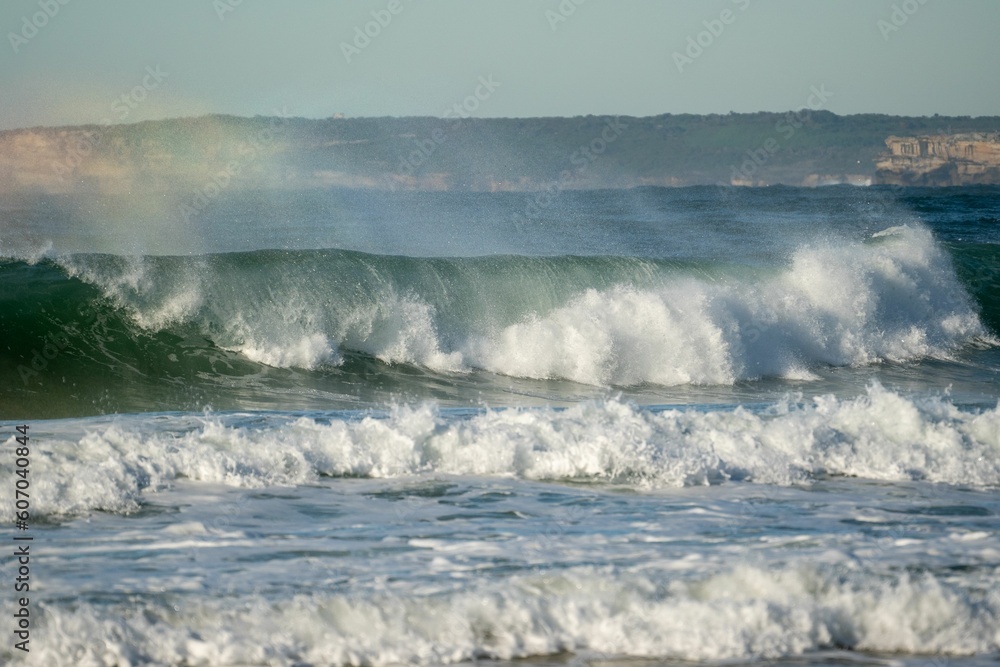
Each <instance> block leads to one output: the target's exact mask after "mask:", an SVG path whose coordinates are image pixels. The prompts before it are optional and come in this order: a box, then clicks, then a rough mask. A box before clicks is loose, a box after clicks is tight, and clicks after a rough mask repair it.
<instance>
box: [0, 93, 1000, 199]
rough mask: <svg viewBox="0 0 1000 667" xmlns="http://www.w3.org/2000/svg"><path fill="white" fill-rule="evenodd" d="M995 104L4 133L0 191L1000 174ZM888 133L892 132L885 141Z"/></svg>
mask: <svg viewBox="0 0 1000 667" xmlns="http://www.w3.org/2000/svg"><path fill="white" fill-rule="evenodd" d="M998 132H1000V116H990V117H978V118H971V117H967V116H964V117H947V116H933V117H902V116H886V115H878V114H863V115H853V116H838V115H836V114H833V113H830V112H828V111H810V110H808V109H804V110H801V111H791V112H787V113H765V112H761V113H750V114H737V113H730V114H709V115H690V114H664V115H660V116H647V117H630V116H577V117H573V118H487V119H477V118H462V117H460V116H457V115H456V116H454V117H451V118H428V117H417V118H390V117H386V118H344V117H342V116H339V115H338V116H335V117H331V118H327V119H320V120H316V119H305V118H294V117H285V116H273V117H264V116H257V117H253V118H240V117H235V116H221V115H214V116H203V117H199V118H183V119H168V120H160V121H148V122H142V123H135V124H130V125H83V126H75V127H56V128H47V127H36V128H29V129H21V130H8V131H4V132H0V193H4V194H10V193H15V194H30V193H48V194H59V193H80V192H82V193H107V194H116V193H143V192H160V191H163V192H168V191H177V190H182V191H187V192H196V193H204V196H205V197H211V196H212V193H213V192H216V191H218V190H220V189H225V188H230V187H240V188H289V189H296V188H323V187H346V188H367V189H375V190H469V191H505V190H509V191H530V190H545V189H548V188H552V187H558V188H561V189H564V188H627V187H635V186H644V185H647V186H649V185H653V186H685V185H702V184H724V185H747V186H762V185H774V184H786V185H806V186H816V185H826V184H837V183H850V184H856V185H866V184H871V183H896V184H911V185H935V186H937V185H959V184H966V183H1000V139H998V136H1000V135H998ZM887 137H888V139H887Z"/></svg>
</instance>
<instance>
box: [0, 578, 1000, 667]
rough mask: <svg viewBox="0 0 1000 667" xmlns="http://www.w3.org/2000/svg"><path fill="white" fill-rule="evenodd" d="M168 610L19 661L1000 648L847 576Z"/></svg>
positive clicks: (148, 608) (540, 584)
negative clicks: (27, 659)
mask: <svg viewBox="0 0 1000 667" xmlns="http://www.w3.org/2000/svg"><path fill="white" fill-rule="evenodd" d="M992 576H995V574H994V575H992ZM164 597H167V598H168V599H166V600H163V601H157V600H156V599H155V598H153V597H150V598H145V599H144V600H143V601H142V602H141V603H137V604H136V603H134V604H117V605H116V604H107V605H101V606H98V605H95V604H88V603H77V604H72V605H69V604H65V603H63V604H60V603H49V602H43V603H40V605H39V611H40V615H39V620H38V621H36V622H37V623H39V625H38V632H40V633H44V637H45V641H43V642H41V643H40V644H39V646H38V647H37V648H34V647H33V648H32V652H31V654H30V659H29V661H28V662H26V663H25V664H44V665H47V666H48V665H51V666H54V667H55V666H58V665H70V664H73V665H76V664H102V665H103V664H106V665H111V664H171V665H175V664H191V665H202V664H204V665H208V664H210V665H245V664H269V665H298V664H323V665H390V664H450V663H458V662H464V661H471V660H475V659H484V658H485V659H504V660H509V659H515V658H524V657H532V656H546V655H555V654H560V653H566V652H573V653H576V654H579V655H581V656H583V657H585V658H588V659H593V660H599V659H607V658H625V657H632V658H636V657H639V658H657V659H682V660H725V659H741V660H751V659H774V658H783V657H790V656H799V655H802V654H804V653H807V652H809V651H816V650H823V649H851V650H857V651H868V652H875V653H894V654H897V655H899V654H903V655H907V654H909V655H913V654H917V655H919V654H934V655H938V656H940V655H973V654H984V653H989V652H994V651H997V650H998V649H1000V635H998V632H997V628H998V627H1000V598H998V596H997V594H996V592H995V591H993V592H992V594H990V591H988V590H987V591H985V592H984V591H983V590H982V589H979V590H977V587H976V586H974V585H970V583H969V582H968V581H962V582H959V583H956V582H955V581H954V580H952V581H950V582H947V583H945V582H944V581H942V580H939V579H937V578H934V577H932V576H930V575H924V576H920V575H913V576H909V575H906V574H896V575H879V574H875V573H871V572H866V571H863V570H857V569H852V568H850V567H849V566H846V565H840V566H836V567H824V568H820V567H817V566H815V565H810V564H805V563H794V562H793V563H791V564H788V565H785V566H782V567H774V568H770V569H763V568H759V567H752V566H743V567H737V568H735V569H731V570H726V571H721V572H717V573H714V574H709V575H707V576H706V575H702V576H698V577H694V578H681V577H679V576H678V575H677V574H676V573H672V572H670V571H669V570H662V569H658V568H656V567H646V568H643V569H642V570H640V571H631V572H630V571H624V572H623V571H615V570H614V569H612V568H583V567H581V568H574V569H571V570H566V571H561V572H541V573H530V574H520V575H514V576H508V577H504V578H503V579H502V580H500V581H490V580H479V581H477V582H476V583H475V584H473V585H472V586H471V587H467V588H466V589H464V590H463V589H453V590H444V591H441V592H438V593H436V594H427V593H426V592H422V593H420V594H415V593H411V592H406V591H402V592H393V591H391V590H390V591H386V590H382V591H375V592H367V593H355V594H349V595H348V594H337V593H331V592H326V591H323V590H317V591H316V592H315V593H313V594H311V595H305V594H302V595H298V596H295V597H293V598H291V599H288V600H282V601H266V600H264V599H262V598H244V597H234V598H225V597H221V598H215V597H199V598H196V599H188V598H187V597H185V596H183V595H170V596H164ZM98 639H99V640H100V641H98ZM7 650H9V649H7Z"/></svg>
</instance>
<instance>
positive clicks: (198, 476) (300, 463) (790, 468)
mask: <svg viewBox="0 0 1000 667" xmlns="http://www.w3.org/2000/svg"><path fill="white" fill-rule="evenodd" d="M186 419H188V420H191V419H193V418H190V417H189V418H186ZM88 424H89V422H86V421H85V422H83V427H84V428H85V430H86V431H87V433H86V435H83V436H80V435H77V434H76V433H78V432H79V430H80V427H81V425H80V423H79V422H72V421H71V422H62V423H61V426H60V428H62V429H63V432H62V433H59V432H53V433H46V434H44V437H43V438H40V439H39V444H38V445H37V447H38V448H39V450H40V451H41V452H44V454H43V455H42V456H40V457H39V458H38V459H37V460H36V461H35V462H34V463H33V465H35V466H36V467H37V469H38V473H37V474H36V476H35V482H33V488H34V489H35V490H36V491H37V496H36V498H37V500H36V501H35V502H34V504H33V508H34V511H35V512H37V513H39V514H47V515H65V514H78V513H81V512H83V513H85V512H88V511H91V510H97V509H100V510H106V511H111V512H130V511H134V510H135V509H137V508H138V506H139V503H140V502H141V500H142V497H143V494H146V493H149V492H152V491H155V490H156V489H157V488H158V487H161V486H162V485H164V484H168V483H170V482H171V481H172V480H174V479H176V478H178V477H186V478H190V479H193V480H200V481H204V482H212V483H222V484H228V485H232V486H238V487H262V486H271V485H295V484H302V483H309V482H313V481H315V480H316V479H317V478H318V477H319V476H320V475H330V476H363V477H375V478H384V477H402V476H409V475H417V474H428V473H431V474H456V475H485V476H517V477H521V478H525V479H539V480H564V479H577V480H593V481H598V482H600V481H611V482H615V483H619V484H627V485H631V486H633V487H635V488H637V489H644V488H645V489H649V488H657V487H674V486H683V485H697V484H714V483H722V482H726V481H728V480H735V481H749V482H756V483H766V484H778V485H788V484H795V483H803V482H808V481H809V480H811V479H814V478H815V477H816V476H823V475H847V476H857V477H865V478H870V479H877V480H927V481H931V482H945V483H953V484H972V485H981V486H997V485H1000V408H998V409H992V410H986V411H982V412H970V411H963V410H960V409H959V408H957V407H955V406H954V405H952V404H951V403H949V402H948V401H947V400H943V399H940V398H922V399H915V398H907V397H905V396H903V395H900V394H898V393H896V392H893V391H889V390H887V389H883V388H882V387H880V386H877V385H876V386H872V387H871V388H870V389H869V390H868V392H867V393H866V394H865V395H863V396H859V397H857V398H854V399H839V398H836V397H833V396H820V397H816V398H814V399H812V400H810V401H802V402H798V401H794V400H787V401H785V402H782V403H780V404H779V405H778V406H776V407H774V408H772V409H771V410H769V411H768V412H766V413H763V414H757V413H753V412H750V411H748V410H746V409H744V408H737V409H735V410H731V411H717V412H701V411H697V410H667V411H662V412H656V411H651V410H648V409H644V408H638V407H635V406H632V405H629V404H627V403H623V402H619V401H616V400H609V401H604V402H588V403H584V404H580V405H577V406H575V407H572V408H570V409H567V410H552V409H537V410H536V409H523V410H500V411H488V412H484V413H480V414H477V415H473V416H467V417H462V418H456V417H454V416H449V415H448V414H447V413H445V414H442V413H441V412H440V411H439V410H438V409H437V408H435V407H434V406H431V405H422V406H417V407H401V408H398V409H395V410H394V411H393V412H392V413H391V414H390V415H389V416H388V417H385V418H376V417H365V418H363V419H360V420H353V421H352V420H334V421H332V422H330V423H324V422H321V421H315V420H313V419H309V418H305V417H303V418H299V419H296V420H295V421H291V422H289V421H280V422H275V423H272V424H269V425H265V426H261V425H255V426H253V427H250V426H238V425H230V424H227V423H225V421H224V420H223V419H222V418H218V417H208V418H199V419H198V420H197V422H195V423H188V424H187V425H186V426H184V427H182V426H181V425H179V424H175V425H173V426H172V427H171V428H170V429H169V431H163V430H156V426H155V424H152V425H149V426H145V425H144V424H143V423H142V422H141V421H138V420H131V421H130V420H118V421H115V422H112V423H111V424H104V425H100V426H95V425H88ZM8 444H10V443H8ZM3 466H6V467H7V468H9V466H10V462H6V463H4V464H3ZM8 472H9V470H8ZM0 507H2V508H3V509H2V510H0V512H3V514H2V516H0V518H2V520H8V519H10V520H12V517H11V515H10V512H12V511H13V510H12V509H11V508H13V502H10V503H4V504H3V505H0Z"/></svg>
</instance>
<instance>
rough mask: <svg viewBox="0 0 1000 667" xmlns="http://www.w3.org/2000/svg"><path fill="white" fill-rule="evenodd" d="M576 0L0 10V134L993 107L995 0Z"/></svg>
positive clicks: (10, 6)
mask: <svg viewBox="0 0 1000 667" xmlns="http://www.w3.org/2000/svg"><path fill="white" fill-rule="evenodd" d="M60 1H62V2H66V4H65V5H63V4H60ZM397 1H398V3H399V4H398V6H397V5H396V4H395V2H397ZM577 2H581V0H561V1H560V0H372V1H365V2H359V1H358V2H346V1H345V2H335V1H320V0H284V1H282V2H278V1H276V0H214V1H213V0H169V1H167V0H160V1H154V0H3V2H2V4H0V31H2V34H3V43H2V44H0V128H3V129H7V128H15V127H26V126H32V125H65V124H77V123H85V122H93V123H97V122H101V121H102V119H109V120H111V121H113V122H120V121H122V120H125V121H126V122H133V121H138V120H148V119H156V118H164V117H172V116H191V115H201V114H205V113H230V114H238V115H255V114H272V113H273V112H274V111H275V110H277V109H281V108H285V109H287V111H288V112H289V113H291V114H292V115H296V116H307V117H326V116H330V115H332V114H334V113H343V114H345V115H347V116H409V115H432V116H440V115H442V114H443V113H444V111H445V110H446V109H448V108H450V107H452V106H453V105H454V104H456V103H459V104H461V103H463V101H465V100H466V98H468V97H469V96H474V95H475V93H476V90H477V86H480V85H481V84H480V83H479V78H480V77H484V78H488V77H490V76H492V78H493V81H495V82H496V83H497V84H499V85H498V86H497V87H496V88H495V89H494V90H492V91H487V89H485V88H479V92H480V96H481V97H483V98H484V99H482V100H481V101H479V100H476V101H475V102H476V103H475V104H471V103H470V104H467V105H466V107H465V108H467V109H470V108H471V107H476V108H475V110H474V111H472V115H475V116H482V117H488V116H522V117H523V116H573V115H580V114H628V115H651V114H658V113H666V112H670V113H684V112H688V113H713V112H714V113H726V112H729V111H741V112H742V111H781V110H788V109H798V108H801V107H803V106H805V105H806V104H807V103H808V100H809V96H810V88H811V87H813V86H815V87H817V88H820V87H825V90H827V91H829V92H830V93H832V95H831V96H829V97H828V98H827V99H826V101H825V102H823V103H822V105H821V106H822V107H823V108H825V109H829V110H830V111H834V112H836V113H841V114H850V113H862V112H879V113H890V114H906V115H932V114H935V113H940V114H943V115H972V116H978V115H996V114H1000V86H998V85H997V84H998V79H997V67H998V65H1000V39H998V37H997V30H998V28H1000V2H997V1H995V0H949V1H948V2H945V1H944V0H924V1H923V2H922V3H921V2H920V0H905V1H904V0H839V1H826V0H824V1H819V0H699V1H693V0H692V1H686V0H685V1H676V2H674V1H655V0H585V1H583V2H581V4H579V5H578V4H576V3H577ZM894 5H895V7H896V8H897V9H895V10H894ZM46 7H48V11H49V13H51V14H53V15H52V16H51V17H50V16H48V15H46V14H45V13H44V9H45V8H46ZM560 7H562V12H560ZM391 8H395V9H396V10H397V13H396V14H391V13H390V12H389V9H391ZM229 10H231V11H229ZM570 10H572V12H570ZM727 10H728V11H729V12H731V14H726V15H723V12H724V11H727ZM372 12H375V13H376V14H375V16H374V17H373V14H372ZM894 12H895V15H894ZM387 16H388V17H391V20H390V21H386V17H387ZM378 17H381V18H382V19H383V22H387V25H385V26H384V27H383V26H380V25H377V24H374V23H373V24H371V25H369V26H368V29H369V32H370V33H373V34H374V33H376V32H377V34H376V35H375V36H374V37H371V38H369V39H370V42H369V43H367V44H365V43H364V41H363V40H360V41H359V42H358V44H361V45H362V47H363V48H358V47H357V46H356V45H355V44H354V41H355V38H356V28H357V29H360V30H361V31H364V29H365V26H366V24H367V23H369V22H371V21H374V20H375V19H376V18H378ZM723 18H725V19H726V20H728V23H724V22H723V20H722V19H723ZM560 19H565V20H560ZM904 19H905V21H904ZM26 20H27V21H28V24H29V25H26V24H25V21H26ZM706 21H707V22H708V26H706V25H705V23H704V22H706ZM880 21H881V22H882V23H881V24H880ZM30 24H33V25H30ZM38 25H40V26H41V27H38ZM33 28H34V30H33ZM376 28H377V30H376ZM713 28H714V30H715V32H716V33H717V34H711V32H710V30H711V29H713ZM897 28H898V29H897ZM699 33H702V34H701V35H699ZM12 35H14V37H12ZM689 38H691V39H692V40H694V41H697V40H698V39H699V38H700V40H701V42H702V43H703V45H704V46H703V47H701V51H700V53H699V52H698V48H697V47H691V46H690V43H689V41H688V39H689ZM344 44H348V45H350V46H351V47H353V48H355V49H357V52H354V51H352V50H351V49H348V51H349V53H348V54H347V55H345V53H344V50H345V49H344V46H343V45H344ZM689 47H690V51H688V49H689ZM15 49H16V51H15ZM675 53H676V54H680V55H681V56H683V58H689V57H690V56H691V55H692V54H694V56H695V57H692V58H690V62H688V61H686V60H684V59H683V58H678V57H677V56H675ZM348 56H350V62H348ZM157 67H158V68H159V72H160V73H161V74H160V75H159V76H158V77H151V76H150V75H149V72H150V71H156V68H157ZM147 68H150V69H147ZM144 81H145V83H146V84H147V88H146V89H142V90H139V89H137V88H136V87H137V86H139V87H141V86H142V85H143V83H144ZM122 95H126V96H129V95H131V96H132V97H131V99H129V98H126V100H124V101H123V100H122ZM126 112H127V113H126Z"/></svg>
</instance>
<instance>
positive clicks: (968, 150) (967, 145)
mask: <svg viewBox="0 0 1000 667" xmlns="http://www.w3.org/2000/svg"><path fill="white" fill-rule="evenodd" d="M885 145H886V147H887V149H888V150H887V152H886V153H884V154H883V155H881V156H880V158H879V159H878V161H877V162H876V163H875V167H876V172H875V182H876V183H881V184H887V185H925V186H947V185H975V184H994V185H996V184H1000V133H996V132H994V133H983V132H977V133H966V134H938V135H926V136H915V137H896V136H892V137H889V138H888V139H886V140H885Z"/></svg>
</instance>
